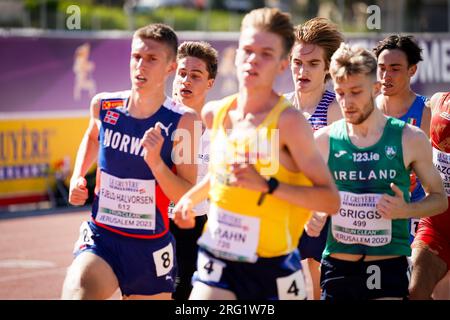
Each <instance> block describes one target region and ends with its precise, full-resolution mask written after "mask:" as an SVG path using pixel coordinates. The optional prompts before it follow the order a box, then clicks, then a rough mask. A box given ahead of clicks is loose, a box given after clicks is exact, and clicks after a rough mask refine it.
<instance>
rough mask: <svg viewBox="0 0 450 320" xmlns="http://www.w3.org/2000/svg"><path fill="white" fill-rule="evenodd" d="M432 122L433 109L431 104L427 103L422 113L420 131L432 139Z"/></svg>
mask: <svg viewBox="0 0 450 320" xmlns="http://www.w3.org/2000/svg"><path fill="white" fill-rule="evenodd" d="M430 121H431V109H430V104H429V103H428V101H427V103H425V108H423V111H422V122H421V123H420V129H422V131H423V132H425V134H426V135H427V137H428V138H430Z"/></svg>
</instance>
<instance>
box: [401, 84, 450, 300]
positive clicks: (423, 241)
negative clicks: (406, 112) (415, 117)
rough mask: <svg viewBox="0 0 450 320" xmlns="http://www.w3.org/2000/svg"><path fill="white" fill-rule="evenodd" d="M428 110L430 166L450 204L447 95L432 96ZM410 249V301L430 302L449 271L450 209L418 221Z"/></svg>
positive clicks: (449, 96) (449, 109)
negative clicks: (429, 109)
mask: <svg viewBox="0 0 450 320" xmlns="http://www.w3.org/2000/svg"><path fill="white" fill-rule="evenodd" d="M430 107H431V111H432V117H431V125H430V139H431V144H432V147H433V163H434V165H435V166H436V168H437V169H438V171H439V173H440V174H441V177H442V180H443V183H444V189H445V192H446V193H447V199H448V201H449V203H450V92H447V93H442V92H440V93H436V94H435V95H434V96H433V97H432V98H431V100H430ZM411 246H412V263H413V270H412V275H411V283H410V288H409V291H410V299H414V300H415V299H420V300H423V299H431V295H432V293H433V290H434V289H435V287H436V284H437V283H438V282H439V281H440V280H441V279H443V278H444V277H445V275H446V274H447V272H448V271H449V270H450V208H449V209H447V210H446V211H445V212H443V213H441V214H439V215H436V216H432V217H426V218H422V219H420V222H419V227H418V230H417V233H416V237H415V239H414V242H413V243H412V245H411Z"/></svg>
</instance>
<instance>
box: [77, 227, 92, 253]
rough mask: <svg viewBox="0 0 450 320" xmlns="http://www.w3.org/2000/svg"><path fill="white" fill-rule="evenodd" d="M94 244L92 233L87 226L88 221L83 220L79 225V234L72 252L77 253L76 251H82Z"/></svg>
mask: <svg viewBox="0 0 450 320" xmlns="http://www.w3.org/2000/svg"><path fill="white" fill-rule="evenodd" d="M93 245H94V239H93V233H92V230H91V228H90V227H89V223H88V222H87V221H84V222H83V223H82V224H81V226H80V235H79V236H78V240H77V242H75V245H74V247H73V253H74V254H75V253H77V252H78V251H82V250H84V249H86V248H88V247H91V246H93Z"/></svg>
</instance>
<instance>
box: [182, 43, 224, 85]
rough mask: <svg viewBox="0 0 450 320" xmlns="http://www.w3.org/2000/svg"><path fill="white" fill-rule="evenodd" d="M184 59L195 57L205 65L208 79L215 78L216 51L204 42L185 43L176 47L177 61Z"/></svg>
mask: <svg viewBox="0 0 450 320" xmlns="http://www.w3.org/2000/svg"><path fill="white" fill-rule="evenodd" d="M186 57H195V58H197V59H200V60H202V61H203V62H204V63H205V64H206V70H207V71H208V79H215V78H216V76H217V57H218V53H217V50H216V49H214V48H213V47H212V46H211V45H210V44H209V43H208V42H205V41H186V42H183V43H182V44H180V46H179V47H178V53H177V61H178V60H180V59H183V58H186Z"/></svg>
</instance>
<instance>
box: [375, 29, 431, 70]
mask: <svg viewBox="0 0 450 320" xmlns="http://www.w3.org/2000/svg"><path fill="white" fill-rule="evenodd" d="M386 49H391V50H392V49H398V50H401V51H403V52H404V53H405V54H406V57H407V59H408V66H412V65H415V64H418V63H419V62H420V61H422V60H423V59H422V49H421V48H420V47H419V45H418V44H417V41H416V39H415V38H414V37H413V36H411V35H410V36H402V35H398V34H394V35H390V36H388V37H386V38H384V39H383V40H381V41H380V42H378V45H377V46H376V47H375V48H373V52H374V53H375V55H376V56H377V58H378V56H379V55H380V54H381V52H383V50H386Z"/></svg>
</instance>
